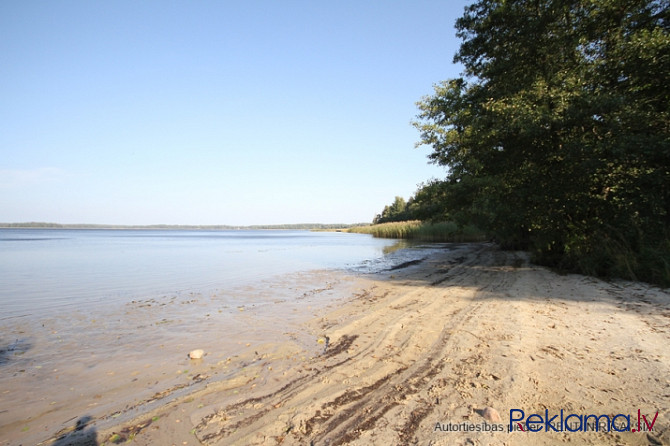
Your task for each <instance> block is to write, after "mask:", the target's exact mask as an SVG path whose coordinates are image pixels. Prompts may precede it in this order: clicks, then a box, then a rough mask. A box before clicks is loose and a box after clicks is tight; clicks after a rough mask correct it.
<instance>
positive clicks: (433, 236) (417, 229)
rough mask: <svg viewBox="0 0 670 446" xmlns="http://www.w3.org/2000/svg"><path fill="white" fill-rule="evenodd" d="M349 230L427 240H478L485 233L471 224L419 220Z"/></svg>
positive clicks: (483, 236) (386, 236) (484, 237)
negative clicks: (460, 226) (462, 226)
mask: <svg viewBox="0 0 670 446" xmlns="http://www.w3.org/2000/svg"><path fill="white" fill-rule="evenodd" d="M349 232H354V233H358V234H371V235H372V236H373V237H379V238H397V239H411V240H421V241H429V242H478V241H483V240H485V239H486V235H485V234H484V233H483V232H482V231H480V230H478V229H477V228H475V227H473V226H466V227H464V228H459V227H458V225H456V223H454V222H442V223H427V222H422V221H419V220H410V221H399V222H390V223H381V224H377V225H370V226H358V227H355V228H350V229H349Z"/></svg>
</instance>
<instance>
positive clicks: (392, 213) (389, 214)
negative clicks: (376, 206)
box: [373, 197, 408, 224]
mask: <svg viewBox="0 0 670 446" xmlns="http://www.w3.org/2000/svg"><path fill="white" fill-rule="evenodd" d="M407 217H408V215H407V203H406V202H405V199H404V198H403V197H395V200H394V201H393V203H391V205H390V206H385V207H384V210H383V211H382V213H381V214H379V215H377V216H376V217H375V218H374V220H373V223H375V224H378V223H387V222H390V221H403V220H407V219H408V218H407Z"/></svg>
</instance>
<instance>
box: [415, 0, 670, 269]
mask: <svg viewBox="0 0 670 446" xmlns="http://www.w3.org/2000/svg"><path fill="white" fill-rule="evenodd" d="M668 9H669V8H668V3H667V1H648V0H647V1H642V0H590V1H588V2H585V1H577V0H517V1H505V0H479V1H477V2H475V3H474V4H473V5H471V6H469V7H468V8H466V11H465V13H464V15H463V16H462V17H461V18H460V19H459V20H458V21H457V24H456V27H457V30H458V36H459V37H460V38H461V39H462V40H463V43H462V45H461V48H460V50H459V52H458V53H457V55H456V56H455V61H457V62H461V63H462V64H463V65H464V66H465V73H464V75H465V77H464V78H459V79H451V80H448V81H445V82H442V83H440V84H438V85H436V86H435V91H434V94H433V95H431V96H429V97H426V98H424V99H423V100H422V101H421V102H419V103H418V107H419V111H420V112H419V115H418V119H417V121H416V122H415V126H416V127H417V128H418V130H419V131H420V134H421V140H420V143H419V144H426V145H429V146H431V147H432V153H431V154H430V155H429V157H430V159H431V160H432V161H433V162H435V163H438V164H441V165H444V166H447V167H448V168H449V175H448V178H447V179H446V181H445V183H446V184H448V185H449V186H448V187H447V188H446V191H445V192H444V193H443V194H442V195H443V196H442V202H441V203H442V204H443V206H445V208H447V209H449V213H451V214H453V215H456V216H458V219H459V220H460V221H471V222H474V223H476V224H477V225H478V226H480V227H483V228H486V229H488V231H489V232H490V233H491V234H492V235H494V236H495V237H496V238H498V240H500V242H501V243H502V244H503V245H504V246H509V247H518V248H524V249H531V250H532V251H533V252H534V253H535V254H536V259H537V260H539V261H541V262H544V263H547V264H552V265H558V266H560V267H563V268H566V269H573V270H577V271H582V272H586V273H593V274H612V275H618V276H623V277H630V278H641V279H645V280H652V281H660V282H663V281H670V256H669V255H668V253H669V252H670V242H669V241H668V240H669V236H670V230H669V227H670V214H669V209H670V138H669V133H670V132H669V130H670V110H669V104H670V94H669V86H670V32H669V28H670V15H669V12H668Z"/></svg>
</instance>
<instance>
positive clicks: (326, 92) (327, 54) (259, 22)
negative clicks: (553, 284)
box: [0, 0, 468, 225]
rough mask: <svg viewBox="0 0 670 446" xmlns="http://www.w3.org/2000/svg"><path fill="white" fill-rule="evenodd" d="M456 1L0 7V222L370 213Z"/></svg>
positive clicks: (448, 61) (380, 200)
mask: <svg viewBox="0 0 670 446" xmlns="http://www.w3.org/2000/svg"><path fill="white" fill-rule="evenodd" d="M467 3H468V2H467V1H461V0H455V1H444V0H434V1H433V0H431V1H428V0H412V1H409V0H406V1H399V0H398V1H395V0H386V1H375V0H370V1H360V0H355V1H348V0H343V1H328V2H326V1H314V0H310V1H294V0H285V1H262V0H239V1H223V0H220V1H207V0H195V1H167V0H163V1H142V2H138V1H124V0H119V1H94V0H82V1H72V0H59V1H50V0H42V1H37V0H25V1H5V2H0V98H2V99H0V222H27V221H39V222H56V223H92V224H93V223H97V224H127V225H149V224H160V223H162V224H194V225H215V224H228V225H255V224H283V223H354V222H368V221H371V220H372V218H373V217H374V216H375V214H377V213H380V212H381V210H382V209H383V208H384V206H385V205H387V204H390V203H391V202H392V201H393V199H394V197H395V196H397V195H399V196H402V197H404V198H405V199H407V198H409V197H410V196H411V195H412V194H413V193H414V192H415V191H416V189H417V186H418V184H419V183H421V182H424V181H427V180H429V179H431V178H442V177H444V176H445V175H446V171H445V169H444V168H443V167H440V166H435V165H432V164H429V163H428V159H427V155H428V154H429V153H430V148H429V147H426V146H423V147H422V148H415V143H416V142H417V141H418V140H419V133H418V131H417V130H416V129H415V128H414V127H412V125H411V121H412V120H413V119H414V118H415V117H416V115H417V113H418V110H417V108H416V102H417V101H419V100H420V99H421V98H422V97H424V96H425V95H429V94H431V93H432V91H433V85H434V84H436V83H438V82H440V81H442V80H445V79H449V78H454V77H458V76H459V75H460V73H461V72H462V67H461V66H458V65H455V64H454V63H453V56H454V54H455V53H456V51H457V50H458V47H459V45H460V40H459V39H458V38H457V37H456V35H455V33H456V32H455V29H454V23H455V20H456V19H457V18H458V17H460V16H461V15H462V13H463V8H464V7H465V6H466V4H467Z"/></svg>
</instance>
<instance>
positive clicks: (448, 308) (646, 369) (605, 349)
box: [0, 244, 670, 446]
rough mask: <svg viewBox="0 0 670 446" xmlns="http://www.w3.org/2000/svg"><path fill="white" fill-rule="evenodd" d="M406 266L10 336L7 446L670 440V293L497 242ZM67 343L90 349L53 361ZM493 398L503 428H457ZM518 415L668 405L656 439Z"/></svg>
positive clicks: (0, 410) (307, 279)
mask: <svg viewBox="0 0 670 446" xmlns="http://www.w3.org/2000/svg"><path fill="white" fill-rule="evenodd" d="M402 266H403V267H401V268H397V269H395V270H392V271H386V272H384V273H380V274H377V275H375V276H374V277H363V276H358V277H353V276H347V275H344V274H341V273H334V272H318V273H310V274H306V275H295V276H292V277H286V278H285V280H284V281H276V282H273V283H268V284H265V285H259V286H258V287H253V288H249V289H246V290H238V291H240V292H242V291H244V292H247V293H251V294H253V293H259V292H262V293H271V295H272V296H273V299H275V300H276V302H274V304H267V305H263V306H259V307H253V308H246V307H245V308H229V307H226V306H224V305H222V304H221V302H222V301H226V300H225V299H223V298H222V297H221V296H218V297H217V296H193V297H190V296H180V297H176V298H174V299H172V301H173V302H165V301H164V300H161V299H158V300H155V301H144V302H135V303H132V304H129V305H128V306H126V308H125V309H124V310H123V311H119V312H118V314H110V315H108V318H107V320H105V321H99V320H95V321H92V320H91V319H90V317H88V315H84V314H73V315H72V318H71V319H72V320H74V321H75V322H74V324H72V323H71V322H67V321H59V320H54V321H52V322H51V323H50V324H51V325H49V324H47V325H45V327H27V328H26V327H20V326H14V327H9V328H6V329H5V330H7V329H11V330H14V331H12V332H11V333H10V334H5V333H7V332H6V331H3V341H5V343H6V341H7V339H10V338H12V337H17V338H18V336H19V335H23V338H18V339H19V342H18V343H16V344H15V345H13V348H12V349H11V350H8V349H5V353H4V354H3V360H2V365H0V368H1V370H2V372H3V374H2V378H0V384H1V385H2V387H1V389H2V390H1V391H0V392H1V394H0V397H1V399H0V401H1V404H2V405H1V406H0V438H2V440H1V441H0V445H5V444H8V445H9V444H12V445H13V444H40V442H42V443H41V444H56V445H58V446H63V445H65V444H82V443H76V442H77V441H79V440H83V441H84V443H83V444H99V445H102V444H113V443H114V442H122V441H127V440H130V439H132V444H136V445H155V444H165V445H171V444H175V445H198V444H205V445H252V444H258V445H275V444H282V445H309V444H314V445H326V444H327V445H342V444H351V445H390V444H393V445H395V444H403V445H404V444H422V445H423V444H432V445H442V444H443V445H447V444H449V445H452V444H463V445H467V444H475V445H479V444H482V445H484V444H528V445H530V444H559V443H564V442H573V443H575V444H633V445H643V444H644V445H647V444H670V349H669V348H668V346H669V345H670V294H669V293H668V292H667V291H663V290H659V289H658V288H654V287H651V286H648V285H645V284H641V283H634V282H605V281H601V280H598V279H594V278H590V277H584V276H579V275H558V274H556V273H553V272H551V271H549V270H547V269H545V268H541V267H537V266H534V265H532V264H530V263H529V261H528V257H527V255H526V254H525V253H520V252H504V251H500V250H498V249H496V248H495V246H492V245H489V244H466V245H453V246H451V247H450V249H444V250H442V251H440V252H439V253H433V254H431V255H430V256H429V257H428V258H426V259H424V260H423V261H422V262H418V263H417V262H413V263H408V264H406V265H402ZM219 311H221V313H219ZM217 315H220V316H217ZM224 316H225V317H224ZM232 316H234V317H232ZM224 321H225V326H222V324H223V322H224ZM5 325H7V324H5ZM70 326H71V327H70ZM68 327H70V328H68ZM17 330H24V331H25V333H20V332H19V331H17ZM84 333H85V336H84ZM59 335H60V336H61V339H62V342H65V343H66V344H65V346H66V347H71V348H72V349H73V352H72V353H70V354H66V355H64V357H62V358H59V359H53V358H52V359H51V360H50V361H51V362H46V363H45V362H44V361H42V362H40V358H42V359H43V358H48V357H49V355H48V351H47V350H48V349H47V348H46V347H44V346H45V345H49V344H53V343H55V342H59V341H58V339H59ZM86 336H90V339H91V340H90V346H91V347H90V351H89V347H88V346H87V344H86V343H85V342H84V341H83V340H84V339H85V337H86ZM111 337H116V339H113V342H110V341H109V339H110V338H111ZM21 339H24V340H25V341H23V342H21ZM105 339H107V341H105ZM47 340H48V341H49V342H48V343H46V344H45V342H46V341H47ZM78 343H80V344H78ZM100 346H105V349H104V350H97V349H98V348H100ZM59 348H61V347H60V346H59ZM77 348H79V349H81V351H79V352H75V349H77ZM193 348H202V349H204V350H205V352H207V355H206V356H205V357H204V359H202V360H198V361H193V360H189V359H188V358H187V357H186V354H187V353H188V351H189V350H191V349H193ZM73 383H80V384H79V385H74V384H73ZM485 407H492V408H494V409H496V410H497V411H498V412H499V413H500V416H501V422H500V423H494V424H496V425H497V424H501V425H504V426H505V431H501V432H497V431H496V432H480V431H463V430H460V431H453V430H452V431H446V430H447V428H448V427H449V426H457V425H463V423H465V425H470V424H471V425H479V426H482V423H484V421H485V420H484V418H483V416H482V414H484V412H483V409H484V408H485ZM513 408H517V409H522V410H524V411H525V413H526V415H529V414H530V413H542V414H544V413H545V410H548V411H549V413H550V414H551V415H552V416H553V415H554V414H557V413H559V412H560V410H561V409H563V410H564V411H565V412H566V413H577V414H611V415H614V414H620V413H623V414H629V415H637V410H638V409H640V410H641V413H643V414H651V415H652V417H651V418H653V414H655V413H656V412H658V417H657V418H656V421H655V423H654V427H653V431H652V432H651V433H646V432H643V433H640V432H636V433H630V432H625V433H617V432H602V431H601V432H574V433H570V432H551V433H545V432H537V433H531V432H525V433H524V432H513V433H508V432H507V431H506V428H507V426H508V423H509V413H510V409H513ZM651 418H650V420H651ZM78 421H79V424H78V425H77V422H78Z"/></svg>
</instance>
